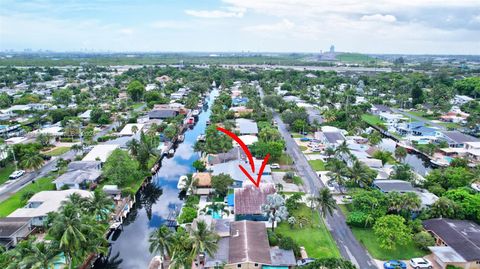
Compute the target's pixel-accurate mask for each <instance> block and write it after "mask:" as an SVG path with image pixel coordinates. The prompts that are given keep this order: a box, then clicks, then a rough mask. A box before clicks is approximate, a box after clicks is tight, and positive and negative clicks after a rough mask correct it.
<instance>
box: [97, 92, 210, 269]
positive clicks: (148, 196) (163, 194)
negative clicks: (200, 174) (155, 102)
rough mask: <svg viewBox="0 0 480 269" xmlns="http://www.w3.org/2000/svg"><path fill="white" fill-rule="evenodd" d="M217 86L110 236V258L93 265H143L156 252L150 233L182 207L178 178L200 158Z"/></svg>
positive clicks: (99, 268) (103, 268)
mask: <svg viewBox="0 0 480 269" xmlns="http://www.w3.org/2000/svg"><path fill="white" fill-rule="evenodd" d="M217 94H218V90H216V89H214V90H213V91H212V92H211V93H210V98H208V104H209V105H208V109H207V110H206V111H203V112H202V113H201V114H200V115H199V117H198V121H197V123H196V124H195V126H194V127H193V129H187V131H186V132H185V140H184V142H183V143H181V144H179V145H178V147H177V148H176V150H175V155H174V156H173V157H172V158H163V160H162V162H161V167H160V169H159V170H158V172H157V173H156V174H155V175H154V176H153V178H152V182H151V183H150V184H148V185H147V186H145V188H144V189H142V190H140V191H139V192H138V193H137V196H136V199H137V202H136V203H135V206H134V208H132V211H131V212H130V214H129V216H128V217H127V218H126V220H125V222H124V225H123V229H118V230H117V231H116V232H114V233H112V234H111V235H110V237H109V238H108V240H109V242H110V244H111V247H110V250H109V257H108V260H107V259H98V260H97V262H96V264H95V266H94V268H95V269H106V268H128V269H137V268H138V269H140V268H141V269H144V268H148V264H149V263H150V260H151V259H152V257H153V255H151V254H150V252H149V251H148V248H149V243H148V237H149V234H150V233H151V232H152V231H153V230H154V229H156V228H157V227H159V226H160V225H162V224H165V222H166V220H167V218H168V216H169V214H171V212H172V211H174V209H175V208H180V207H181V206H182V204H183V198H182V197H179V192H178V190H177V182H178V178H179V177H180V176H182V175H185V174H188V173H192V172H194V170H193V168H192V163H193V162H194V161H195V160H197V159H198V158H199V156H198V154H197V153H196V152H194V151H193V145H194V144H195V142H196V139H197V137H198V136H199V135H200V134H203V133H205V128H206V122H207V120H208V119H209V117H210V114H211V110H210V109H211V105H212V102H213V100H214V99H215V97H216V95H217Z"/></svg>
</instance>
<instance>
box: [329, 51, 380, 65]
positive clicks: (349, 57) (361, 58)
mask: <svg viewBox="0 0 480 269" xmlns="http://www.w3.org/2000/svg"><path fill="white" fill-rule="evenodd" d="M335 59H337V60H339V61H341V62H355V63H363V62H376V59H375V58H372V57H370V56H368V55H365V54H361V53H340V54H338V55H336V56H335Z"/></svg>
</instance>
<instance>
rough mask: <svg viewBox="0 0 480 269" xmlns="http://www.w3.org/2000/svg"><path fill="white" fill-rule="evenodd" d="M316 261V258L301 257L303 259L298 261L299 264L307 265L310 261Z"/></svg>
mask: <svg viewBox="0 0 480 269" xmlns="http://www.w3.org/2000/svg"><path fill="white" fill-rule="evenodd" d="M314 261H315V259H313V258H306V259H301V260H298V261H297V266H305V265H307V264H309V263H312V262H314Z"/></svg>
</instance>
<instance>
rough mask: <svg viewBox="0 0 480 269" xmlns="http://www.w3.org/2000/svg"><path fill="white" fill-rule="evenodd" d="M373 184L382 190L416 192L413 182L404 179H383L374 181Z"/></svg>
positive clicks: (386, 191)
mask: <svg viewBox="0 0 480 269" xmlns="http://www.w3.org/2000/svg"><path fill="white" fill-rule="evenodd" d="M373 185H375V186H377V187H378V188H379V189H380V190H381V191H382V192H385V193H388V192H393V191H396V192H400V193H403V192H415V189H414V188H413V187H412V183H410V182H408V181H403V180H395V179H382V180H375V181H373Z"/></svg>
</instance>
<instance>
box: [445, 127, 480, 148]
mask: <svg viewBox="0 0 480 269" xmlns="http://www.w3.org/2000/svg"><path fill="white" fill-rule="evenodd" d="M438 140H439V141H445V142H447V143H448V146H449V147H451V148H464V147H465V145H466V143H467V142H480V139H478V138H475V137H473V136H470V135H466V134H464V133H461V132H459V131H445V132H441V133H440V136H439V137H438Z"/></svg>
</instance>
